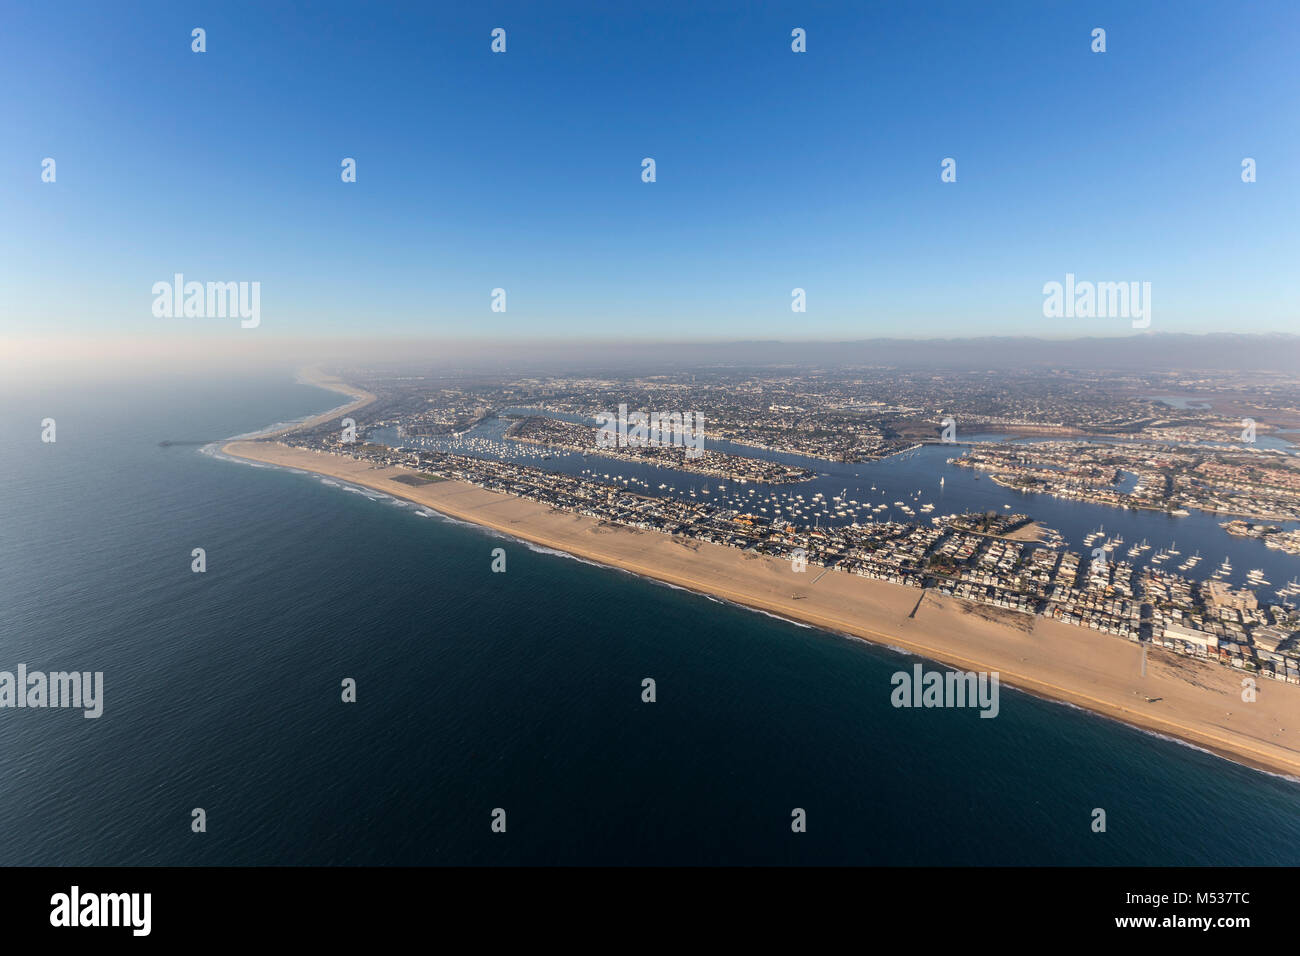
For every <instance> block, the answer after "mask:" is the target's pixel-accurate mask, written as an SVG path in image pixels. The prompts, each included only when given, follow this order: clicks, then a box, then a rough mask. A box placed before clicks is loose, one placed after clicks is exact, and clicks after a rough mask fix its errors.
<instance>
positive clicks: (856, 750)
mask: <svg viewBox="0 0 1300 956" xmlns="http://www.w3.org/2000/svg"><path fill="white" fill-rule="evenodd" d="M291 381H292V378H291V376H290V375H289V374H288V373H286V374H285V375H283V376H279V377H276V378H273V379H267V378H249V379H246V380H230V379H222V380H220V381H211V382H204V381H194V380H185V381H181V380H170V381H159V382H158V383H156V384H152V385H141V384H133V385H129V386H128V385H108V386H89V385H82V386H77V387H75V388H71V387H61V388H50V389H46V390H40V389H31V388H25V389H22V390H18V389H10V390H9V391H4V392H0V401H2V402H3V408H4V414H3V415H2V416H0V486H2V487H3V495H2V496H0V670H10V671H12V670H15V669H16V667H17V665H18V664H19V663H25V664H27V665H28V667H29V669H32V670H37V669H41V670H71V669H77V670H87V671H102V672H104V714H103V716H102V717H101V718H100V719H98V720H87V719H85V718H84V717H83V716H82V713H81V712H80V711H76V710H53V709H44V710H40V709H24V710H15V709H0V861H3V862H4V863H8V864H78V865H81V864H182V865H184V864H363V863H364V864H382V863H401V864H494V863H518V864H583V863H601V864H636V863H649V864H698V863H704V864H709V863H727V864H781V863H824V864H975V865H979V864H1139V865H1140V864H1286V865H1294V864H1296V863H1298V862H1300V849H1298V848H1300V784H1297V783H1295V782H1292V781H1289V780H1285V779H1281V778H1278V777H1274V776H1270V775H1267V774H1263V773H1259V772H1256V771H1253V770H1249V769H1245V768H1242V767H1239V766H1236V765H1233V764H1231V763H1228V762H1226V761H1223V760H1221V759H1218V758H1216V757H1213V756H1210V755H1208V754H1206V753H1203V752H1200V751H1197V750H1194V749H1192V748H1189V747H1185V746H1182V745H1179V744H1176V743H1173V742H1169V741H1166V740H1163V739H1160V738H1157V737H1154V736H1152V735H1149V734H1145V733H1142V732H1139V731H1136V730H1132V729H1129V728H1127V727H1124V726H1121V725H1119V724H1115V723H1112V722H1110V721H1107V720H1104V719H1101V718H1097V717H1093V716H1090V715H1088V714H1086V713H1084V712H1081V711H1078V710H1075V709H1072V708H1069V707H1065V706H1060V705H1056V704H1052V703H1048V702H1045V701H1041V700H1037V699H1035V698H1032V697H1029V696H1027V695H1023V694H1019V693H1017V692H1015V691H1011V690H1007V689H1004V691H1003V694H1002V699H1001V712H1000V714H999V716H998V717H997V718H996V719H993V720H987V719H980V718H979V717H978V713H977V711H975V710H958V709H933V710H903V709H895V708H894V707H892V706H891V704H890V701H889V696H890V691H891V690H892V687H891V684H890V676H891V675H892V674H893V673H894V672H895V671H897V670H900V669H910V667H911V665H912V663H913V662H914V659H913V658H911V657H907V656H904V655H900V654H897V653H895V652H893V651H891V650H889V649H885V648H877V647H872V646H869V645H867V644H865V643H862V642H858V641H853V640H848V639H845V638H842V637H837V636H835V635H831V634H825V633H821V632H819V631H816V630H812V629H808V628H804V627H799V626H796V625H794V624H790V623H786V622H783V621H780V620H776V619H773V618H771V617H767V616H764V615H762V614H758V613H755V612H751V611H747V610H743V609H740V608H736V607H732V606H729V605H724V604H720V603H718V602H715V601H712V600H709V599H707V598H704V597H700V596H697V595H694V594H690V593H687V592H683V591H680V590H674V589H672V588H669V587H666V586H662V585H659V584H655V583H651V582H647V581H643V580H640V579H637V578H635V577H633V576H631V575H628V574H626V573H623V572H620V571H615V570H610V569H606V568H600V567H594V566H591V565H588V564H584V563H581V562H578V561H575V560H573V559H570V558H566V557H563V556H560V555H556V554H552V553H545V552H539V551H535V550H531V549H530V548H528V547H526V546H524V545H522V544H519V543H516V542H512V541H509V540H506V539H503V538H501V537H498V536H494V535H491V534H490V533H488V532H485V531H482V530H480V529H476V528H472V527H467V526H464V525H459V524H454V523H451V522H448V521H444V520H442V519H439V518H428V517H422V516H420V515H418V514H416V513H415V509H414V508H413V507H410V506H399V505H398V504H397V503H394V502H393V501H392V500H391V499H386V498H379V499H376V498H373V497H371V496H367V495H362V494H358V493H355V492H353V491H349V490H348V489H346V488H342V487H339V486H337V485H326V484H323V483H322V482H321V481H320V480H319V479H317V478H314V477H311V476H307V475H302V474H294V473H290V472H286V471H278V470H274V469H266V468H255V467H251V466H248V465H243V464H238V463H233V462H230V461H225V460H221V459H219V458H214V457H212V456H210V455H205V454H203V453H201V451H200V448H199V446H198V445H173V446H171V447H166V448H164V447H159V445H158V442H159V441H160V440H162V439H171V440H190V441H196V442H197V441H204V440H213V439H217V438H222V437H225V436H228V435H233V434H237V433H242V432H248V431H252V430H254V429H257V428H261V427H263V426H265V425H267V424H269V423H271V422H274V421H281V420H286V419H291V418H295V417H298V416H303V415H306V414H309V413H313V412H317V411H321V410H323V409H326V408H330V407H333V406H335V405H337V404H339V401H340V400H339V396H337V395H336V394H333V393H329V392H324V391H322V390H319V389H316V388H310V387H306V386H299V385H293V384H290V382H291ZM46 417H52V418H54V419H55V420H56V422H57V441H56V442H55V443H54V444H45V443H42V442H41V440H40V431H41V427H40V423H41V420H42V419H44V418H46ZM858 467H860V466H858ZM895 467H902V466H895ZM909 477H910V476H909ZM947 484H948V486H949V487H948V488H947V489H946V490H945V493H946V494H952V493H953V491H952V487H951V486H952V484H953V482H952V481H951V480H949V481H948V483H947ZM989 484H990V483H989V482H987V481H986V482H983V483H981V490H982V491H983V489H984V488H985V487H986V486H988V485H989ZM900 487H901V484H900ZM985 493H987V494H990V495H996V496H997V497H998V499H999V500H1002V499H1004V498H1007V497H1009V494H1008V493H1007V492H1005V491H1002V490H1001V489H997V490H995V489H992V488H988V489H987V491H986V492H985ZM891 498H892V494H891ZM1069 507H1071V508H1078V507H1081V506H1078V505H1070V506H1069ZM941 510H951V508H950V507H949V506H947V505H945V506H943V507H942V508H941ZM1030 510H1031V511H1033V510H1034V509H1033V507H1032V506H1031V507H1030ZM1079 514H1080V519H1079V524H1080V526H1081V527H1083V526H1095V524H1096V522H1095V521H1093V520H1092V518H1093V515H1092V514H1090V513H1086V512H1080V513H1079ZM1138 517H1139V520H1144V521H1145V520H1146V519H1147V518H1150V519H1151V520H1153V521H1160V522H1167V521H1169V520H1170V519H1167V518H1164V517H1162V516H1160V517H1157V516H1138ZM1053 518H1054V519H1055V520H1054V521H1051V520H1050V519H1049V523H1053V524H1054V526H1055V527H1058V528H1062V529H1063V530H1065V531H1067V532H1069V531H1071V530H1072V529H1071V528H1069V527H1067V525H1069V523H1070V522H1069V521H1067V520H1065V518H1064V516H1063V515H1061V514H1057V515H1054V516H1053ZM1185 520H1186V519H1185ZM1194 524H1195V523H1194V522H1193V523H1191V524H1186V525H1179V526H1178V534H1179V540H1180V541H1181V540H1183V538H1182V529H1183V528H1184V527H1189V528H1190V527H1193V525H1194ZM1108 527H1109V525H1108ZM1214 532H1215V533H1217V528H1215V529H1214ZM1206 533H1207V534H1208V533H1210V532H1209V530H1208V529H1207V532H1206ZM1150 536H1152V537H1154V536H1153V535H1150ZM1130 540H1135V539H1133V538H1131V537H1130ZM1162 542H1163V539H1161V541H1157V542H1156V543H1157V544H1159V543H1162ZM196 547H202V548H204V549H205V550H206V554H207V571H206V573H204V574H195V573H193V572H191V570H190V564H191V557H190V553H191V551H192V549H194V548H196ZM495 547H504V548H505V549H506V551H507V555H508V558H507V561H508V565H507V566H508V570H507V572H506V573H505V574H493V573H491V572H490V570H489V565H490V560H491V559H490V551H491V549H493V548H495ZM1211 556H1217V552H1212V553H1211ZM1279 570H1283V569H1279ZM1274 580H1277V579H1274ZM1284 580H1285V579H1284ZM347 677H351V678H354V679H355V680H356V682H357V688H358V690H357V697H358V700H357V702H356V703H355V704H345V703H343V702H342V701H341V700H340V682H341V681H342V680H343V679H344V678H347ZM645 677H653V678H654V679H655V680H656V682H657V690H658V700H657V702H655V703H653V704H646V703H642V701H641V681H642V679H643V678H645ZM196 807H202V808H203V809H204V810H205V811H206V814H207V832H206V833H201V834H199V833H194V832H192V831H191V810H192V809H193V808H196ZM498 807H500V808H503V809H505V811H506V814H507V831H506V832H505V833H504V834H501V833H493V832H492V829H491V826H490V824H491V819H492V817H491V814H492V811H493V809H494V808H498ZM796 807H799V808H803V809H804V810H806V812H807V820H808V826H807V832H806V833H802V834H797V833H793V832H791V827H790V820H791V810H792V809H793V808H796ZM1094 808H1103V809H1104V810H1105V811H1106V814H1107V832H1105V833H1094V832H1092V829H1091V826H1090V824H1091V821H1092V811H1093V809H1094Z"/></svg>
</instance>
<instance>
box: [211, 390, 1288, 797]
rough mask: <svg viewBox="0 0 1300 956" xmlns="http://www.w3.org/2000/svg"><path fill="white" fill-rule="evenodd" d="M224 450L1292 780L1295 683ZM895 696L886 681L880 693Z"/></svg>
mask: <svg viewBox="0 0 1300 956" xmlns="http://www.w3.org/2000/svg"><path fill="white" fill-rule="evenodd" d="M356 397H357V398H358V401H361V400H362V399H361V397H360V396H356ZM224 451H225V452H226V453H227V454H229V455H232V456H235V457H238V458H244V459H247V460H251V461H258V462H263V463H267V464H273V465H279V466H283V467H286V468H299V469H302V470H304V471H310V472H314V473H316V474H319V475H326V476H329V477H332V478H337V479H342V480H344V481H348V482H352V483H354V484H357V485H363V486H365V487H368V488H372V489H375V490H376V491H382V492H385V493H387V494H390V495H392V496H394V497H396V498H402V499H405V500H408V501H412V502H415V503H417V504H420V505H423V506H425V507H427V508H430V509H433V510H435V511H438V512H441V513H442V514H445V515H448V516H449V517H453V518H458V519H460V520H463V521H468V522H472V523H474V524H478V525H482V526H484V527H487V528H492V529H495V530H497V531H500V532H503V533H505V534H508V535H511V536H513V537H515V538H519V539H522V540H525V541H530V542H533V543H535V544H539V545H543V546H545V547H548V548H554V549H556V550H559V551H564V552H567V553H569V554H572V555H575V556H577V557H581V558H585V559H587V560H590V561H595V562H598V563H601V564H605V565H610V566H613V567H618V568H623V569H625V570H628V571H632V572H634V573H636V574H640V575H644V576H646V577H649V578H654V579H656V580H659V581H665V582H668V583H670V584H674V585H677V586H679V587H683V588H688V589H690V590H693V591H698V592H702V593H705V594H710V595H714V596H715V597H719V598H722V599H724V600H728V601H732V602H735V603H737V604H742V605H745V606H748V607H753V608H758V609H761V610H764V611H768V612H770V613H773V614H777V615H780V616H782V617H786V618H789V619H791V620H796V621H801V622H804V623H807V624H811V625H813V626H815V627H818V628H822V629H824V630H828V631H832V632H836V633H840V634H846V635H852V636H854V637H860V638H863V639H865V640H868V641H871V642H874V643H878V644H888V645H893V646H895V647H898V648H901V649H903V650H906V651H909V652H912V653H915V654H917V655H919V656H922V657H925V658H928V659H930V660H934V661H939V662H942V663H944V664H948V665H951V666H953V667H956V668H959V669H962V670H968V671H969V670H980V671H997V672H998V673H999V674H1000V675H1001V681H1002V682H1003V683H1006V684H1010V685H1012V686H1015V687H1018V688H1020V689H1022V690H1025V691H1029V692H1030V693H1033V694H1035V695H1038V696H1041V697H1045V698H1050V699H1053V700H1058V701H1065V702H1068V703H1072V704H1075V705H1077V706H1079V707H1082V708H1085V709H1087V710H1090V711H1093V712H1095V713H1098V714H1102V715H1105V716H1107V717H1111V718H1114V719H1116V720H1120V721H1124V722H1125V723H1128V724H1131V725H1134V726H1137V727H1141V728H1144V729H1147V730H1151V731H1155V732H1158V733H1161V734H1165V735H1167V736H1170V737H1175V738H1178V739H1180V740H1183V741H1186V742H1189V743H1191V744H1194V745H1196V746H1199V747H1202V748H1204V749H1206V750H1209V751H1212V752H1214V753H1217V754H1219V755H1220V756H1223V757H1226V758H1228V759H1231V760H1235V761H1237V762H1239V763H1242V764H1246V765H1248V766H1252V767H1255V768H1258V769H1263V770H1268V771H1272V772H1276V773H1282V774H1286V775H1289V776H1294V777H1297V778H1300V687H1295V686H1290V685H1285V684H1277V683H1274V682H1272V681H1269V680H1260V681H1259V682H1258V684H1259V687H1258V692H1257V694H1258V699H1257V700H1256V701H1254V702H1251V703H1247V702H1244V701H1243V700H1242V697H1241V693H1242V684H1241V682H1242V679H1243V677H1244V676H1246V675H1245V674H1243V672H1241V671H1239V670H1236V669H1232V668H1227V667H1222V666H1220V665H1218V664H1210V663H1205V662H1200V661H1195V660H1191V659H1188V658H1185V657H1182V656H1179V655H1176V654H1173V653H1171V652H1169V651H1166V650H1164V649H1163V648H1154V647H1153V648H1147V649H1146V651H1145V654H1146V662H1145V674H1144V673H1143V670H1144V667H1143V653H1144V651H1143V648H1142V647H1140V646H1139V645H1137V644H1134V643H1131V642H1129V641H1125V640H1122V639H1120V638H1117V637H1112V636H1110V635H1104V634H1098V633H1097V632H1095V631H1091V630H1087V629H1084V628H1078V627H1074V626H1071V625H1068V624H1062V623H1060V622H1057V621H1052V620H1048V619H1045V618H1041V617H1036V616H1031V615H1025V614H1017V613H1014V612H1009V611H1003V610H1000V609H996V608H990V607H986V606H983V605H976V604H970V603H968V602H964V601H960V600H957V599H955V598H948V597H943V596H941V595H937V594H935V593H933V592H930V591H926V592H922V591H920V590H917V589H915V588H909V587H904V586H901V585H896V584H892V583H889V582H886V581H876V580H872V579H869V578H863V577H858V576H855V575H849V574H845V573H841V572H836V571H832V572H829V573H826V574H822V575H820V576H819V574H820V572H819V571H818V569H815V568H814V569H810V572H808V573H802V574H796V573H795V572H794V571H793V570H792V569H791V566H790V563H789V562H787V561H780V560H777V559H774V558H767V557H762V556H757V555H753V554H746V553H744V552H741V551H738V550H736V549H734V548H727V547H724V546H722V545H715V544H710V543H707V542H700V541H691V540H689V539H685V538H682V537H670V536H668V535H663V534H659V533H657V532H651V531H638V530H636V529H632V528H626V527H623V526H619V525H612V524H608V523H606V522H602V521H598V520H596V519H594V518H589V517H585V516H582V515H575V514H572V513H568V512H563V511H558V510H555V509H552V508H550V507H548V506H546V505H544V504H541V503H538V502H534V501H526V500H524V499H521V498H515V497H513V496H510V495H503V494H498V493H496V492H492V491H487V490H485V489H482V488H477V487H475V486H473V485H470V484H466V483H464V482H458V481H438V482H432V483H428V484H419V485H411V484H407V483H403V482H401V481H396V480H394V479H395V478H397V477H399V476H403V475H405V476H411V475H412V474H414V472H412V471H410V470H408V469H404V468H400V467H380V466H375V465H372V464H370V463H369V462H366V461H360V460H358V459H355V458H352V457H350V456H344V455H331V454H326V453H316V452H312V451H307V450H303V449H297V448H290V447H288V446H286V445H283V444H281V443H279V442H275V441H267V440H262V441H233V442H230V443H228V444H227V445H225V447H224ZM487 567H488V562H487V560H486V552H485V560H484V568H485V569H486V568H487ZM891 690H892V687H891V686H882V687H881V688H880V693H881V694H889V693H890V692H891ZM1007 706H1008V701H1007V700H1005V699H1004V700H1003V702H1002V707H1003V709H1004V710H1005V708H1006V707H1007ZM1063 745H1064V743H1063Z"/></svg>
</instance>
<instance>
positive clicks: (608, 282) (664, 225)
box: [0, 0, 1300, 338]
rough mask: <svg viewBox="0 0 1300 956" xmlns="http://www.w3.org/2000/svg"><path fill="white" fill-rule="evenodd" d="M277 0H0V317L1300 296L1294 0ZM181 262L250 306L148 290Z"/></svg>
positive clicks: (968, 304) (1017, 325) (452, 323)
mask: <svg viewBox="0 0 1300 956" xmlns="http://www.w3.org/2000/svg"><path fill="white" fill-rule="evenodd" d="M293 6H294V7H297V8H299V9H297V10H295V9H291V7H290V5H289V4H287V3H265V4H263V3H211V4H191V3H180V2H158V3H144V4H130V5H119V4H103V3H60V2H51V3H21V4H19V3H14V2H12V0H11V2H10V3H8V4H7V6H6V11H5V21H6V22H5V23H4V28H3V31H2V32H0V130H3V136H2V137H0V334H2V333H38V334H39V333H45V332H50V333H56V332H63V333H78V332H81V331H84V332H87V333H90V332H92V331H93V332H95V333H98V334H120V335H123V336H150V335H155V334H159V333H160V332H161V331H166V332H169V333H170V334H175V333H176V327H177V326H179V327H180V328H183V329H185V330H194V332H195V334H199V333H202V334H220V335H223V336H239V335H245V336H247V335H255V334H259V332H270V333H272V334H276V335H291V336H303V337H315V336H334V335H338V336H357V335H370V334H373V335H376V336H383V335H431V336H440V335H471V334H477V335H481V334H493V333H527V334H529V335H558V336H573V337H578V338H582V337H592V336H601V337H606V338H607V337H611V336H618V335H620V334H624V333H626V334H629V335H634V336H635V337H638V338H643V337H646V336H655V337H665V338H679V337H695V336H703V337H710V338H716V337H750V336H759V337H783V338H794V337H805V336H811V337H854V338H857V337H871V336H878V335H902V336H933V335H954V334H956V335H960V334H1003V333H1008V334H1030V335H1062V334H1074V333H1084V334H1124V333H1126V332H1128V331H1129V329H1128V327H1127V323H1125V322H1123V321H1116V320H1099V319H1093V320H1067V319H1060V320H1048V319H1045V318H1043V315H1042V298H1043V297H1042V293H1041V289H1042V285H1043V283H1044V282H1047V281H1051V280H1061V279H1063V278H1064V275H1065V273H1066V272H1074V273H1076V274H1077V275H1078V276H1079V277H1080V278H1083V279H1089V278H1090V279H1095V280H1139V281H1149V282H1151V283H1152V296H1153V318H1154V322H1153V325H1152V330H1153V331H1160V330H1163V331H1269V330H1272V331H1286V330H1294V327H1295V323H1294V321H1293V320H1294V319H1295V318H1296V317H1297V313H1298V312H1300V310H1298V309H1297V302H1298V300H1300V293H1298V292H1297V289H1296V285H1295V277H1296V275H1297V273H1300V267H1298V266H1297V263H1300V242H1298V241H1297V234H1298V231H1300V225H1298V214H1300V204H1298V203H1297V199H1298V198H1300V122H1297V119H1298V113H1300V82H1298V78H1300V65H1298V64H1300V58H1298V57H1297V50H1300V30H1298V29H1297V27H1298V26H1300V4H1297V3H1295V2H1292V0H1286V2H1274V3H1250V2H1244V3H1217V4H1208V3H1198V2H1153V3H1146V2H1143V3H1136V2H1132V0H1123V2H1114V3H1109V2H1107V3H1091V2H1090V3H1056V2H1048V0H1036V2H1022V3H1021V2H1006V3H972V2H953V3H928V2H920V0H918V2H906V3H904V2H893V0H891V2H888V3H852V4H849V3H842V4H821V3H817V4H809V3H790V4H767V3H760V2H744V3H735V4H728V5H723V4H709V3H696V2H653V3H642V4H625V3H590V4H579V3H563V4H559V3H545V2H540V0H529V2H523V3H491V4H489V3H458V4H454V5H451V4H423V3H422V4H411V5H409V6H408V5H385V4H378V3H361V2H350V3H346V4H330V3H312V4H310V5H308V4H295V5H293ZM308 10H310V12H307V11H308ZM196 26H201V27H204V28H205V29H206V30H207V46H208V51H207V52H206V53H204V54H195V53H192V52H191V51H190V30H191V29H192V28H193V27H196ZM1097 26H1101V27H1104V28H1105V29H1106V31H1107V47H1108V50H1107V52H1106V53H1105V54H1094V53H1092V52H1091V50H1090V42H1091V40H1090V31H1091V30H1092V28H1094V27H1097ZM494 27H503V28H505V29H506V31H507V44H508V46H507V53H506V54H505V55H494V54H493V53H492V52H491V51H490V49H489V44H490V36H489V34H490V31H491V30H492V28H494ZM794 27H803V28H805V29H806V30H807V35H808V52H807V53H806V54H794V53H792V52H791V50H790V31H791V29H792V28H794ZM46 156H49V157H53V158H55V159H56V161H57V164H58V166H57V171H58V181H57V182H56V183H54V184H43V183H41V182H40V164H41V160H42V158H44V157H46ZM345 156H350V157H355V158H356V160H357V163H358V182H357V183H355V184H343V183H342V182H341V181H340V178H339V171H340V166H339V164H340V161H341V159H342V158H343V157H345ZM645 156H652V157H654V158H655V160H656V161H657V164H658V182H656V183H654V184H645V183H642V182H641V177H640V172H641V167H640V163H641V159H642V158H643V157H645ZM947 156H951V157H955V158H956V159H957V162H958V181H957V183H955V184H943V183H941V182H940V180H939V172H940V166H939V164H940V161H941V160H942V159H943V158H944V157H947ZM1246 156H1250V157H1253V158H1255V159H1256V160H1257V162H1258V176H1259V181H1258V182H1257V183H1254V184H1252V185H1246V184H1243V183H1242V182H1241V179H1240V164H1241V160H1242V158H1243V157H1246ZM174 272H183V273H184V274H185V275H186V277H187V278H189V279H197V280H200V281H206V280H257V281H260V282H261V284H262V326H261V329H260V330H257V331H251V330H241V329H240V328H239V327H238V323H233V324H232V323H223V322H222V321H221V320H209V319H204V320H167V319H156V318H154V317H153V315H152V314H151V312H150V304H151V302H152V295H151V293H150V287H151V286H152V284H153V283H154V282H156V281H160V280H169V279H170V277H171V276H172V274H173V273H174ZM497 286H500V287H504V288H506V289H507V290H508V302H509V311H508V312H507V313H506V314H504V315H500V314H494V313H492V312H490V311H489V308H488V306H489V294H490V290H491V289H492V288H494V287H497ZM795 286H800V287H803V288H805V289H806V290H807V294H808V312H807V313H806V314H804V315H795V314H793V313H791V311H790V307H789V303H790V290H791V289H792V288H793V287H795ZM163 326H169V328H168V329H166V330H164V329H163ZM186 334H188V332H187V333H186Z"/></svg>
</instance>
